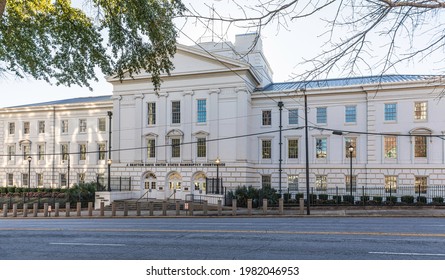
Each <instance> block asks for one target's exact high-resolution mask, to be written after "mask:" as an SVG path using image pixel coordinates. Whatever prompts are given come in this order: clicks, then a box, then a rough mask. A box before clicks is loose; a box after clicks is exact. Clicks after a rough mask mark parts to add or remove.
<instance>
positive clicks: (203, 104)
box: [198, 99, 207, 123]
mask: <svg viewBox="0 0 445 280" xmlns="http://www.w3.org/2000/svg"><path fill="white" fill-rule="evenodd" d="M206 121H207V101H206V100H205V99H200V100H198V123H205V122H206Z"/></svg>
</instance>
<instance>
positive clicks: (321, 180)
mask: <svg viewBox="0 0 445 280" xmlns="http://www.w3.org/2000/svg"><path fill="white" fill-rule="evenodd" d="M315 189H316V190H317V191H325V190H327V189H328V179H327V176H326V175H317V176H315Z"/></svg>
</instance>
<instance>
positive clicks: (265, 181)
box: [261, 175, 272, 189]
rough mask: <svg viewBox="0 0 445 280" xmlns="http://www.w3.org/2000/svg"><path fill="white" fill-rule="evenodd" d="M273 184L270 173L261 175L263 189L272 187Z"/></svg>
mask: <svg viewBox="0 0 445 280" xmlns="http://www.w3.org/2000/svg"><path fill="white" fill-rule="evenodd" d="M271 186H272V178H271V176H270V175H261V187H262V188H263V189H266V188H270V187H271Z"/></svg>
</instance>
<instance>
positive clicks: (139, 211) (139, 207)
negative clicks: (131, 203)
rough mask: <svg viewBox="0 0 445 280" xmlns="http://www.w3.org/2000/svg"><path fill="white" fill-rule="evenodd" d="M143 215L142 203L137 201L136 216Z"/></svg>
mask: <svg viewBox="0 0 445 280" xmlns="http://www.w3.org/2000/svg"><path fill="white" fill-rule="evenodd" d="M140 215H141V203H140V202H139V201H138V202H136V216H140Z"/></svg>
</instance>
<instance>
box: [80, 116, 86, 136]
mask: <svg viewBox="0 0 445 280" xmlns="http://www.w3.org/2000/svg"><path fill="white" fill-rule="evenodd" d="M86 132H87V120H85V119H81V120H79V133H86Z"/></svg>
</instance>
